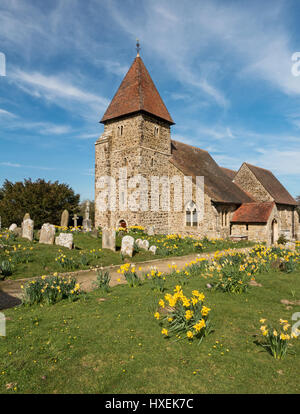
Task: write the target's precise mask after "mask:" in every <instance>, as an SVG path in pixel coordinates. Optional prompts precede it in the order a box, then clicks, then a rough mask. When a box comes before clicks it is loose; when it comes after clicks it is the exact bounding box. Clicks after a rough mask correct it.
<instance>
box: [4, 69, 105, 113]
mask: <svg viewBox="0 0 300 414" xmlns="http://www.w3.org/2000/svg"><path fill="white" fill-rule="evenodd" d="M11 78H12V79H13V81H14V83H15V84H16V85H17V86H19V87H21V88H22V86H23V85H25V86H29V87H30V88H29V89H26V92H28V93H30V94H32V95H33V96H38V97H43V98H45V99H47V100H49V101H52V102H55V103H56V104H57V105H64V101H65V100H67V101H77V102H80V103H83V104H88V105H93V106H94V105H97V107H98V109H99V108H100V109H103V108H106V106H107V105H108V103H109V101H108V100H107V99H106V98H103V97H101V96H97V95H95V94H93V93H91V92H88V91H85V90H82V89H80V88H78V87H76V86H74V85H72V84H71V83H69V81H68V80H67V79H65V78H64V77H63V76H62V77H60V76H53V75H49V76H47V75H44V74H42V73H39V72H32V73H29V72H25V71H22V70H20V69H16V70H15V71H14V73H13V74H12V76H11Z"/></svg>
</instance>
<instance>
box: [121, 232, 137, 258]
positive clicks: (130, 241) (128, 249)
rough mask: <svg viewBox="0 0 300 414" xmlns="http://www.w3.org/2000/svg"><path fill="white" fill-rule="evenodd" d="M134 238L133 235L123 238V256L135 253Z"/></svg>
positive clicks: (130, 255)
mask: <svg viewBox="0 0 300 414" xmlns="http://www.w3.org/2000/svg"><path fill="white" fill-rule="evenodd" d="M133 245H134V238H133V237H131V236H125V237H123V239H122V245H121V253H122V254H123V256H129V257H132V255H133Z"/></svg>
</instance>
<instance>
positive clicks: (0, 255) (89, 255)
mask: <svg viewBox="0 0 300 414" xmlns="http://www.w3.org/2000/svg"><path fill="white" fill-rule="evenodd" d="M134 237H135V238H147V240H149V242H150V245H152V244H155V245H157V246H159V247H160V249H158V250H157V254H156V255H155V256H154V255H153V254H152V253H151V252H148V251H142V250H141V251H139V252H135V254H134V256H133V258H132V259H129V260H131V261H134V262H141V261H146V260H152V259H159V258H162V257H166V256H168V257H172V256H183V255H187V254H191V253H195V252H202V251H203V252H211V251H215V250H222V249H227V248H240V247H247V246H252V245H254V243H252V242H247V241H242V242H231V241H228V240H212V241H204V242H202V246H198V245H196V244H197V243H198V240H194V239H190V238H186V239H183V238H182V239H181V238H178V237H174V239H167V236H164V235H158V236H151V237H150V236H146V235H145V234H143V233H137V234H134ZM1 241H2V243H5V248H3V249H1V248H0V266H1V263H2V262H3V261H7V260H9V259H11V263H12V265H13V269H12V274H11V275H10V276H8V277H6V279H7V278H10V279H22V278H28V277H34V276H41V275H44V274H51V273H53V272H61V273H63V272H69V271H75V270H79V269H89V268H91V267H95V266H109V265H118V264H122V263H123V262H124V261H123V258H122V257H121V255H120V246H121V237H117V243H116V245H117V251H116V252H112V251H110V250H107V249H105V250H102V239H101V237H100V238H95V237H92V236H91V235H89V234H86V233H77V234H76V233H75V234H74V246H75V249H73V250H69V249H67V248H64V247H60V246H56V245H51V246H49V245H45V244H39V243H38V241H37V239H36V240H34V241H33V242H29V241H27V240H26V239H22V238H16V239H13V238H12V239H11V240H8V241H6V239H5V236H4V235H3V238H2V239H0V242H1ZM0 244H1V243H0ZM14 247H15V249H16V251H15V250H14ZM24 249H25V250H24ZM30 249H31V250H30ZM99 249H100V251H99ZM61 254H64V255H65V256H66V257H67V258H69V259H72V262H73V263H75V265H74V266H73V265H71V266H64V267H62V266H61V265H60V264H59V262H57V261H55V259H56V258H57V257H59V256H60V255H61ZM76 264H77V265H76ZM0 280H1V275H0Z"/></svg>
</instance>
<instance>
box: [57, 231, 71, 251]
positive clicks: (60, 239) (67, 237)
mask: <svg viewBox="0 0 300 414" xmlns="http://www.w3.org/2000/svg"><path fill="white" fill-rule="evenodd" d="M55 244H57V245H58V246H63V247H67V248H68V249H72V247H73V234H72V233H60V235H59V236H57V237H55Z"/></svg>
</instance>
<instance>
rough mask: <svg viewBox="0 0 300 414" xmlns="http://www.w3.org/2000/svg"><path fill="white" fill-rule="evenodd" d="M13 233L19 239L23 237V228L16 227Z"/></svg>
mask: <svg viewBox="0 0 300 414" xmlns="http://www.w3.org/2000/svg"><path fill="white" fill-rule="evenodd" d="M13 233H14V234H15V235H16V236H17V237H22V228H21V227H16V228H15V229H14V230H13Z"/></svg>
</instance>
